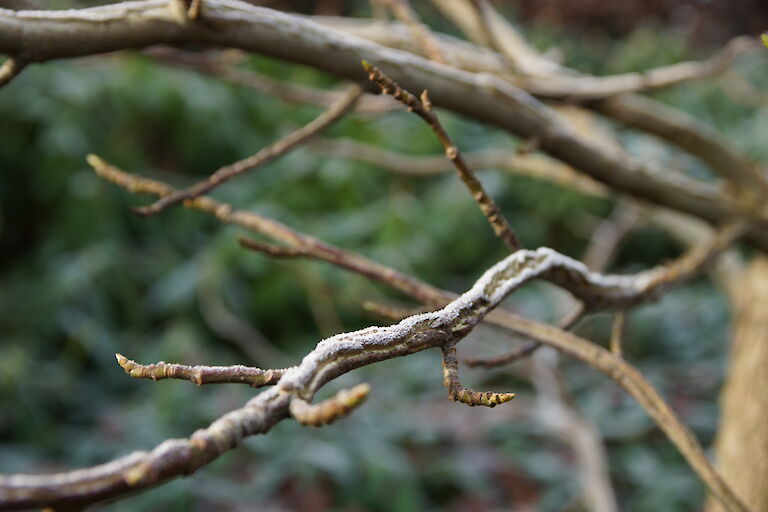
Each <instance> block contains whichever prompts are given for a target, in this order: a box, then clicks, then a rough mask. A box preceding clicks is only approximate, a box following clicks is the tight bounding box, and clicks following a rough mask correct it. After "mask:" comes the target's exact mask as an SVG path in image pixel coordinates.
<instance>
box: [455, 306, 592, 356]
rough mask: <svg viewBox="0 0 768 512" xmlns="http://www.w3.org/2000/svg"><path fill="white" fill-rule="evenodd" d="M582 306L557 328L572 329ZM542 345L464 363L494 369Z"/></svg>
mask: <svg viewBox="0 0 768 512" xmlns="http://www.w3.org/2000/svg"><path fill="white" fill-rule="evenodd" d="M584 312H585V311H584V305H583V304H581V303H577V304H576V305H575V306H574V307H573V309H571V311H570V312H569V313H568V314H567V315H566V316H565V317H564V318H563V319H562V320H560V322H559V323H558V327H560V329H562V330H564V331H569V330H571V329H573V328H574V327H575V326H576V324H577V323H578V322H579V320H581V319H582V317H583V316H584ZM542 346H543V345H542V343H541V342H539V341H536V340H534V341H529V342H528V343H526V344H525V345H522V346H520V347H517V348H516V349H514V350H510V351H509V352H507V353H506V354H502V355H500V356H496V357H487V358H476V359H465V360H464V363H465V364H466V365H467V366H470V367H473V368H476V367H481V368H496V367H498V366H503V365H506V364H512V363H514V362H515V361H518V360H520V359H525V358H526V357H530V356H531V355H533V354H534V352H536V351H537V350H538V349H540V348H541V347H542Z"/></svg>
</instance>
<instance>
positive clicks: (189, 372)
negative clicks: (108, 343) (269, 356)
mask: <svg viewBox="0 0 768 512" xmlns="http://www.w3.org/2000/svg"><path fill="white" fill-rule="evenodd" d="M115 357H116V358H117V362H118V364H119V365H120V366H121V367H122V368H123V370H125V373H127V374H128V375H130V376H131V377H133V378H134V379H152V380H163V379H181V380H188V381H190V382H194V383H195V384H197V385H198V386H202V385H203V384H232V383H235V384H248V385H249V386H251V387H254V388H260V387H264V386H272V385H274V384H277V382H278V381H279V380H280V378H281V377H282V376H283V375H284V374H285V372H286V370H284V369H281V370H262V369H259V368H253V367H250V366H243V365H239V364H238V365H235V366H187V365H184V364H171V363H166V362H164V361H160V362H159V363H154V364H149V365H145V364H138V363H136V362H135V361H132V360H130V359H128V358H127V357H125V356H124V355H122V354H115Z"/></svg>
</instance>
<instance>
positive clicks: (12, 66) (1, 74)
mask: <svg viewBox="0 0 768 512" xmlns="http://www.w3.org/2000/svg"><path fill="white" fill-rule="evenodd" d="M27 64H28V63H27V61H25V60H23V59H19V58H17V57H10V58H9V59H7V60H6V61H5V62H3V64H2V66H0V87H3V86H4V85H8V84H9V83H10V81H11V80H13V79H14V78H16V77H17V76H18V74H19V73H21V72H22V71H24V68H25V67H27Z"/></svg>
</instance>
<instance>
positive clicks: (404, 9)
mask: <svg viewBox="0 0 768 512" xmlns="http://www.w3.org/2000/svg"><path fill="white" fill-rule="evenodd" d="M382 2H383V3H384V4H386V5H387V7H389V9H390V10H391V11H392V13H393V14H394V15H395V17H396V18H397V19H399V20H400V21H402V22H403V23H404V24H405V26H407V27H408V29H409V30H410V31H411V34H413V39H414V40H415V41H416V44H417V45H418V46H419V47H421V49H422V50H423V51H424V55H426V56H427V57H429V58H430V59H431V60H433V61H435V62H439V63H441V64H446V60H445V57H444V56H443V53H442V52H441V51H440V46H439V45H438V44H437V42H436V41H435V38H434V36H433V35H432V33H431V32H430V30H429V28H428V27H426V26H425V25H424V24H423V23H421V22H420V21H419V16H418V15H417V14H416V12H415V11H414V10H413V8H412V7H411V4H410V3H409V2H408V0H382Z"/></svg>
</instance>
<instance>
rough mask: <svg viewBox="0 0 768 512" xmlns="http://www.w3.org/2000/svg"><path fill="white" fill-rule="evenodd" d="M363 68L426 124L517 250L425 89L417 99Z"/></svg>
mask: <svg viewBox="0 0 768 512" xmlns="http://www.w3.org/2000/svg"><path fill="white" fill-rule="evenodd" d="M363 67H364V68H365V70H366V71H367V72H368V79H369V80H371V81H372V82H374V83H376V85H378V86H379V87H380V88H381V92H383V93H384V94H390V95H392V96H393V97H394V98H395V99H396V100H398V101H400V102H401V103H402V104H403V105H405V106H406V107H407V108H408V110H410V111H411V112H413V113H414V114H416V115H418V116H419V117H420V118H422V119H423V120H424V121H425V122H426V123H427V125H428V126H429V127H430V128H431V129H432V131H433V132H434V133H435V135H437V138H438V140H439V141H440V143H441V144H442V145H443V147H444V148H445V154H446V156H447V157H448V159H449V160H450V161H451V162H452V163H453V165H454V167H455V168H456V171H457V172H458V173H459V177H460V178H461V180H462V181H463V182H464V184H465V185H466V186H467V188H468V189H469V191H470V192H471V193H472V197H474V199H475V201H477V204H478V205H479V206H480V209H481V210H482V212H483V214H484V215H485V217H486V218H487V219H488V222H489V223H490V224H491V227H492V228H493V231H494V232H495V233H496V235H497V236H498V237H499V238H501V239H502V241H503V242H504V243H505V244H507V247H509V249H510V250H511V251H512V252H514V251H516V250H518V249H520V247H521V245H520V242H519V241H518V239H517V236H516V235H515V232H514V231H513V230H512V227H511V226H510V225H509V223H508V222H507V220H506V219H505V218H504V215H503V214H502V213H501V210H500V209H499V207H498V206H497V205H496V202H495V201H494V200H493V199H492V198H491V196H489V195H488V194H487V193H486V192H485V189H484V188H483V185H482V184H481V183H480V182H479V181H478V180H477V178H475V175H474V173H473V172H472V170H471V169H470V168H469V165H467V162H466V160H464V157H463V156H462V154H461V152H460V151H459V148H458V147H456V145H455V144H454V143H453V141H452V140H451V138H450V136H449V135H448V133H447V132H446V131H445V129H444V128H443V125H442V124H441V123H440V120H439V119H438V118H437V116H436V115H435V114H434V112H432V104H431V102H430V100H429V95H428V93H427V91H426V89H425V90H424V91H423V92H422V95H421V99H420V100H419V99H418V98H416V96H414V95H413V94H411V93H410V92H408V91H407V90H405V89H403V88H402V87H401V86H400V85H399V84H398V83H397V82H395V81H394V80H392V79H391V78H389V77H388V76H386V75H385V74H384V73H382V71H381V70H380V69H379V68H377V67H375V66H372V65H371V64H369V63H367V62H365V61H363Z"/></svg>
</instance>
